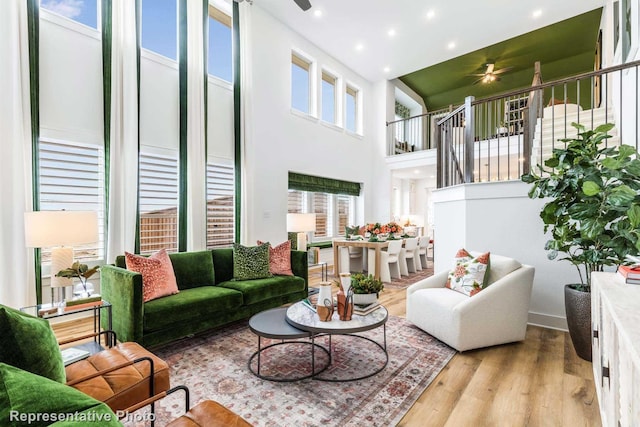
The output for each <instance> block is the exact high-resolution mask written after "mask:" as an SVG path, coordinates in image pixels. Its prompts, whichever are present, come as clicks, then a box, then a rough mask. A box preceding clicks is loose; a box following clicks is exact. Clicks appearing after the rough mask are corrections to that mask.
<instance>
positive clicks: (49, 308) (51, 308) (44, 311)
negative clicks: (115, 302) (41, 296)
mask: <svg viewBox="0 0 640 427" xmlns="http://www.w3.org/2000/svg"><path fill="white" fill-rule="evenodd" d="M102 310H106V311H107V313H106V315H107V325H108V330H111V329H112V326H113V315H112V312H111V303H109V301H105V300H101V301H100V303H99V304H95V305H90V306H88V305H86V304H79V305H78V306H77V307H76V306H65V307H57V306H55V305H52V304H38V305H30V306H28V307H22V308H20V311H22V312H23V313H27V314H30V315H32V316H35V317H40V318H43V319H54V318H60V317H64V316H69V315H71V314H78V313H85V312H93V333H94V334H97V333H98V332H100V321H101V319H102V315H103V314H102ZM99 337H100V336H99V335H96V336H95V337H94V338H93V341H94V343H93V344H95V345H93V346H89V348H87V350H89V351H90V352H91V353H92V354H93V353H96V352H97V351H101V350H102V347H101V346H100V338H99ZM105 340H106V341H107V342H106V344H107V346H109V347H110V346H112V345H115V342H114V341H115V340H114V339H113V334H107V335H106V337H105Z"/></svg>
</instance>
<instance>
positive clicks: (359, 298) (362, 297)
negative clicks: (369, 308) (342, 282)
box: [353, 294, 378, 305]
mask: <svg viewBox="0 0 640 427" xmlns="http://www.w3.org/2000/svg"><path fill="white" fill-rule="evenodd" d="M376 301H378V294H353V303H354V304H360V305H366V304H373V303H374V302H376Z"/></svg>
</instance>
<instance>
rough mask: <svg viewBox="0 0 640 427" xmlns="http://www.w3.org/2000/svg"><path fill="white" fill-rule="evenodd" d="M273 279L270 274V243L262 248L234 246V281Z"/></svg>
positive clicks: (236, 244) (235, 244)
mask: <svg viewBox="0 0 640 427" xmlns="http://www.w3.org/2000/svg"><path fill="white" fill-rule="evenodd" d="M266 277H271V273H269V243H264V244H262V245H260V246H242V245H240V244H238V243H234V244H233V278H234V280H252V279H264V278H266Z"/></svg>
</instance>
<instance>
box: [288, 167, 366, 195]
mask: <svg viewBox="0 0 640 427" xmlns="http://www.w3.org/2000/svg"><path fill="white" fill-rule="evenodd" d="M289 189H290V190H300V191H314V192H317V193H332V194H347V195H349V196H359V195H360V183H358V182H350V181H341V180H339V179H332V178H323V177H320V176H312V175H303V174H301V173H295V172H289Z"/></svg>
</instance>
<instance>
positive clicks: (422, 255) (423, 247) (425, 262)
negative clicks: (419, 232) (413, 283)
mask: <svg viewBox="0 0 640 427" xmlns="http://www.w3.org/2000/svg"><path fill="white" fill-rule="evenodd" d="M430 240H431V239H430V238H429V236H421V237H420V240H419V242H418V259H419V260H420V264H421V265H422V268H428V267H429V256H428V254H427V251H428V250H429V241H430Z"/></svg>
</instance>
